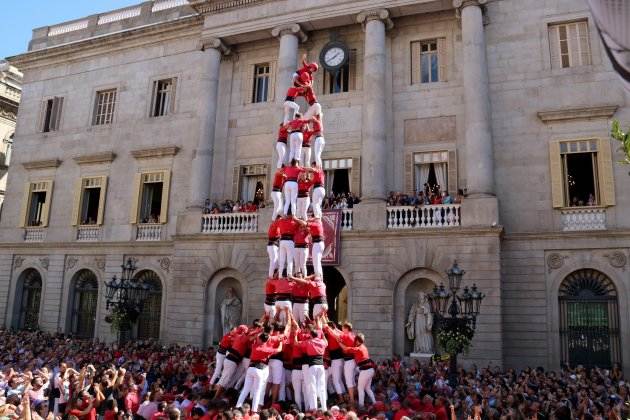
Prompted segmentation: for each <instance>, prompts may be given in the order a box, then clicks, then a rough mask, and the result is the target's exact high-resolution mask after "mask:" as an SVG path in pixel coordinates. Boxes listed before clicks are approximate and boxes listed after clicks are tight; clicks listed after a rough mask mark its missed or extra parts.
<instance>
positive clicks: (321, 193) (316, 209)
mask: <svg viewBox="0 0 630 420" xmlns="http://www.w3.org/2000/svg"><path fill="white" fill-rule="evenodd" d="M272 194H273V193H272ZM324 197H326V189H325V188H324V187H316V188H313V216H315V217H317V218H320V219H321V218H322V203H323V202H324Z"/></svg>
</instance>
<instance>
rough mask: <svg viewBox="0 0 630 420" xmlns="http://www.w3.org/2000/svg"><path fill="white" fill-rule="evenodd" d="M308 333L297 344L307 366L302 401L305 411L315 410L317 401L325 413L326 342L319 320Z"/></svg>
mask: <svg viewBox="0 0 630 420" xmlns="http://www.w3.org/2000/svg"><path fill="white" fill-rule="evenodd" d="M309 333H310V334H309V336H308V337H306V338H305V339H304V340H302V341H300V342H299V344H298V345H299V346H300V347H301V348H302V352H303V353H304V354H305V357H306V361H307V362H308V366H309V367H308V371H307V373H306V375H307V378H305V379H304V383H305V384H307V388H306V390H305V392H304V400H305V403H306V409H307V410H317V400H318V399H319V402H320V408H321V409H322V411H326V410H327V409H328V408H327V406H326V398H327V388H326V370H325V369H324V353H325V352H326V347H327V346H328V342H327V341H326V339H325V338H324V335H323V334H322V331H321V325H319V320H318V321H317V323H316V325H315V326H312V327H311V329H310V331H309ZM303 374H304V373H303Z"/></svg>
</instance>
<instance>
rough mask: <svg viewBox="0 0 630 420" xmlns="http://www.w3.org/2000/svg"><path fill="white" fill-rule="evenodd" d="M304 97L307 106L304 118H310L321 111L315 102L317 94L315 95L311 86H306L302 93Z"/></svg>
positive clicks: (320, 107)
mask: <svg viewBox="0 0 630 420" xmlns="http://www.w3.org/2000/svg"><path fill="white" fill-rule="evenodd" d="M304 99H306V102H307V103H308V105H309V107H308V110H306V113H305V114H304V118H305V119H307V120H310V119H311V118H313V117H314V116H315V115H317V114H321V113H322V106H321V105H320V104H319V102H317V96H315V91H314V90H313V88H312V87H308V88H306V92H305V94H304Z"/></svg>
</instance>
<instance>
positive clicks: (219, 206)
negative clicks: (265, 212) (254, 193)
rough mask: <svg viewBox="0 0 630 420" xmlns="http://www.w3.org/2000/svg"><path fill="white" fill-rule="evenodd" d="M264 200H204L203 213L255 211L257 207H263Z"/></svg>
mask: <svg viewBox="0 0 630 420" xmlns="http://www.w3.org/2000/svg"><path fill="white" fill-rule="evenodd" d="M264 207H265V203H264V201H262V200H261V201H258V202H254V201H244V200H236V201H234V200H223V201H220V202H218V203H217V202H211V201H209V200H208V201H206V204H205V206H204V209H203V212H204V214H222V213H256V212H257V211H258V209H261V208H264Z"/></svg>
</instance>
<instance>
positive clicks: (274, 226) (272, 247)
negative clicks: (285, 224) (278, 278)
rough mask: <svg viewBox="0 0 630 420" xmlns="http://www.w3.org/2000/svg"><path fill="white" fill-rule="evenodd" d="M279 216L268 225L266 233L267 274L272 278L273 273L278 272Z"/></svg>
mask: <svg viewBox="0 0 630 420" xmlns="http://www.w3.org/2000/svg"><path fill="white" fill-rule="evenodd" d="M280 219H281V216H280V215H278V216H277V217H276V218H275V219H274V221H273V222H271V224H270V225H269V230H268V231H267V239H268V241H267V255H268V256H269V272H268V276H269V277H273V273H274V272H275V271H277V270H278V251H279V249H280V228H279V222H280Z"/></svg>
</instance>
